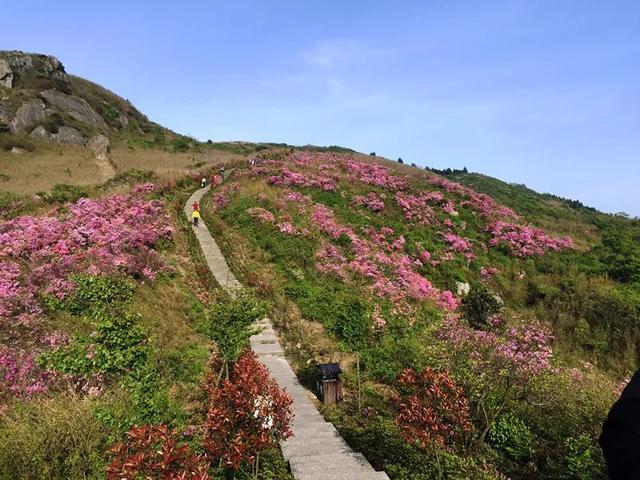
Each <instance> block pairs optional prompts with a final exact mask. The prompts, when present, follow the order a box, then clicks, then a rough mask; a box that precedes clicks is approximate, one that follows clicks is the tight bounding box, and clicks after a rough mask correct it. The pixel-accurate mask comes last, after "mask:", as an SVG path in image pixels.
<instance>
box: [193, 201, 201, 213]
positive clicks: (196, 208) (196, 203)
mask: <svg viewBox="0 0 640 480" xmlns="http://www.w3.org/2000/svg"><path fill="white" fill-rule="evenodd" d="M191 206H192V207H193V211H194V212H195V211H196V210H200V202H198V201H197V200H196V201H195V202H193V203H192V204H191Z"/></svg>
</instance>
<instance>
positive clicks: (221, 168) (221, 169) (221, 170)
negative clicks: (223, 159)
mask: <svg viewBox="0 0 640 480" xmlns="http://www.w3.org/2000/svg"><path fill="white" fill-rule="evenodd" d="M220 178H221V179H222V180H224V165H223V166H221V167H220Z"/></svg>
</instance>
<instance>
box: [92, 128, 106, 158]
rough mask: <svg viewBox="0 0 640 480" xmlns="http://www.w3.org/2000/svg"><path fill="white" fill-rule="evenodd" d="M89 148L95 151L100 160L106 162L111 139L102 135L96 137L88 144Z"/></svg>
mask: <svg viewBox="0 0 640 480" xmlns="http://www.w3.org/2000/svg"><path fill="white" fill-rule="evenodd" d="M87 147H88V148H89V149H90V150H92V151H93V154H94V155H95V156H96V158H97V159H98V160H106V158H107V151H108V150H109V139H108V138H107V137H106V136H104V135H101V134H98V135H95V136H93V137H91V138H90V139H89V141H88V142H87Z"/></svg>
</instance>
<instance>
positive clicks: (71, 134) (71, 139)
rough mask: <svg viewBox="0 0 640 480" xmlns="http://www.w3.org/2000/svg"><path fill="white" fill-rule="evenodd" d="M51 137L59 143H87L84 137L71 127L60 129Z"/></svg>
mask: <svg viewBox="0 0 640 480" xmlns="http://www.w3.org/2000/svg"><path fill="white" fill-rule="evenodd" d="M53 136H54V139H55V140H56V141H58V142H60V143H73V144H76V145H84V144H85V143H87V139H86V138H85V136H84V135H82V133H80V132H79V131H78V130H76V129H75V128H73V127H60V128H59V129H58V133H54V134H53Z"/></svg>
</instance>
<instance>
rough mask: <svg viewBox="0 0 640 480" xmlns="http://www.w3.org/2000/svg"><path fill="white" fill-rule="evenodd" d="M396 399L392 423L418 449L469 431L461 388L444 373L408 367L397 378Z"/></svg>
mask: <svg viewBox="0 0 640 480" xmlns="http://www.w3.org/2000/svg"><path fill="white" fill-rule="evenodd" d="M398 386H399V390H400V399H399V400H398V402H397V409H398V413H397V416H396V423H397V424H398V426H399V427H400V428H401V429H402V434H403V436H404V438H405V440H406V441H407V442H410V443H415V444H416V445H417V446H419V447H420V448H427V447H428V446H429V445H431V443H434V442H435V443H437V444H439V445H443V446H444V445H450V444H451V443H452V442H454V441H455V440H458V439H460V438H461V437H463V436H464V435H465V434H466V433H468V432H469V431H470V430H471V421H470V420H469V407H468V405H467V400H466V398H465V397H464V394H463V392H462V388H460V387H459V386H458V385H457V384H456V383H455V381H454V380H453V379H452V378H451V377H450V376H449V374H448V373H447V372H436V371H434V370H432V369H430V368H425V369H424V370H423V371H422V372H420V373H416V371H415V370H414V369H413V368H408V369H406V370H405V371H404V372H402V373H401V374H400V376H399V377H398Z"/></svg>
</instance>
